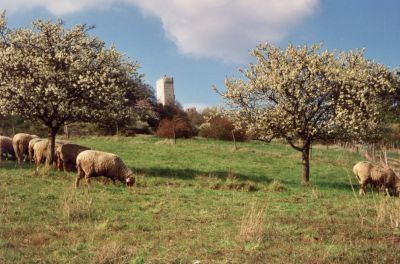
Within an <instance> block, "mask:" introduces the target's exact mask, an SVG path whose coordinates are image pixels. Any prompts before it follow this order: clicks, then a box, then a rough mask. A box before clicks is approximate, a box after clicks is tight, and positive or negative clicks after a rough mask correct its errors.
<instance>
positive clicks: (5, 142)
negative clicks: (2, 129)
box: [0, 136, 15, 160]
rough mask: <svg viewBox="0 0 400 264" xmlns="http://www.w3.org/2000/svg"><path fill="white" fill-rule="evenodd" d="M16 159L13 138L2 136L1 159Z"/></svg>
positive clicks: (0, 138) (0, 143)
mask: <svg viewBox="0 0 400 264" xmlns="http://www.w3.org/2000/svg"><path fill="white" fill-rule="evenodd" d="M11 157H15V152H14V148H13V144H12V138H10V137H5V136H0V159H1V160H2V159H3V158H7V159H10V158H11Z"/></svg>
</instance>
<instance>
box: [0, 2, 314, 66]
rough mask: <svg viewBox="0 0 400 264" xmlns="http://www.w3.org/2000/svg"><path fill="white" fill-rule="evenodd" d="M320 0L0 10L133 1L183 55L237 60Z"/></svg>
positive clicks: (11, 5) (10, 5)
mask: <svg viewBox="0 0 400 264" xmlns="http://www.w3.org/2000/svg"><path fill="white" fill-rule="evenodd" d="M319 1H320V0H58V1H57V0H12V1H2V0H0V8H7V9H9V10H11V11H14V10H18V9H19V8H32V7H45V8H46V9H48V10H49V11H51V12H53V13H54V14H56V15H63V14H68V13H72V12H77V11H83V10H86V9H95V8H107V7H109V6H111V5H112V4H115V3H125V4H134V5H136V6H138V7H139V8H140V9H141V10H142V12H143V13H144V14H147V15H151V16H155V17H157V18H159V19H160V21H161V23H162V25H163V28H164V30H165V32H166V35H167V36H168V38H169V39H171V40H172V41H173V42H174V43H175V44H176V45H177V47H178V49H179V50H180V51H181V52H182V53H184V54H189V55H192V56H196V57H214V58H219V59H223V60H225V61H235V62H240V61H241V60H242V59H243V58H245V57H246V55H247V53H248V50H250V49H252V48H254V47H255V46H256V45H257V44H259V43H262V42H267V41H268V42H277V41H279V40H282V39H283V38H284V37H285V36H286V35H287V34H288V32H289V30H290V28H292V27H293V26H294V25H296V24H297V23H299V22H301V21H302V20H303V19H304V18H305V17H307V16H310V15H312V14H313V13H314V12H315V10H316V9H317V7H318V5H319Z"/></svg>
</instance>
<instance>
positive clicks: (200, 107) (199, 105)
mask: <svg viewBox="0 0 400 264" xmlns="http://www.w3.org/2000/svg"><path fill="white" fill-rule="evenodd" d="M193 107H194V108H196V110H197V111H200V112H201V111H203V110H204V109H206V108H211V107H215V106H212V105H208V104H202V103H188V104H183V109H185V110H186V109H188V108H193Z"/></svg>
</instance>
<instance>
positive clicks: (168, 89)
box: [156, 75, 175, 105]
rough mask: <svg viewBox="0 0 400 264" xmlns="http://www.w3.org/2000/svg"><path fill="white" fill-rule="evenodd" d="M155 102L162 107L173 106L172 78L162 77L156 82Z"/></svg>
mask: <svg viewBox="0 0 400 264" xmlns="http://www.w3.org/2000/svg"><path fill="white" fill-rule="evenodd" d="M156 89H157V90H156V92H157V102H158V103H160V104H162V105H174V104H175V95H174V78H172V77H168V76H165V75H164V76H163V77H161V78H160V79H159V80H158V81H157V82H156Z"/></svg>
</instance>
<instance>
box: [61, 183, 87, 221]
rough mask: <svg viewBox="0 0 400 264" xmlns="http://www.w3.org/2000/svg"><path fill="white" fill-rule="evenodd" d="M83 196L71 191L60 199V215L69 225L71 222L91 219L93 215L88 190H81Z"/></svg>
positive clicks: (73, 190)
mask: <svg viewBox="0 0 400 264" xmlns="http://www.w3.org/2000/svg"><path fill="white" fill-rule="evenodd" d="M83 190H84V191H83V194H81V193H79V192H78V191H77V190H75V189H72V190H71V191H67V192H66V193H64V195H63V198H62V205H61V208H62V213H63V216H64V218H65V219H66V220H67V223H68V224H69V223H70V222H71V221H77V220H85V219H91V218H92V215H93V208H92V205H93V198H92V197H91V195H90V192H89V188H83Z"/></svg>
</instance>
